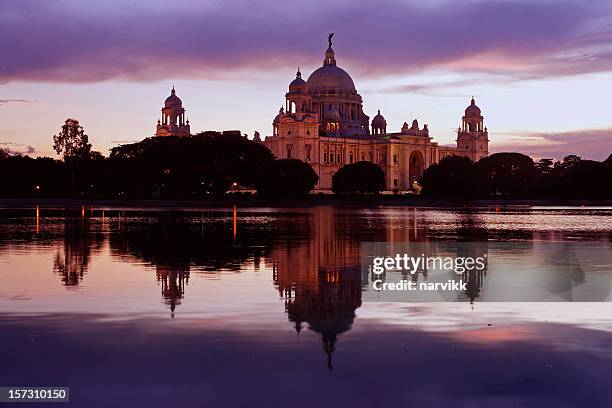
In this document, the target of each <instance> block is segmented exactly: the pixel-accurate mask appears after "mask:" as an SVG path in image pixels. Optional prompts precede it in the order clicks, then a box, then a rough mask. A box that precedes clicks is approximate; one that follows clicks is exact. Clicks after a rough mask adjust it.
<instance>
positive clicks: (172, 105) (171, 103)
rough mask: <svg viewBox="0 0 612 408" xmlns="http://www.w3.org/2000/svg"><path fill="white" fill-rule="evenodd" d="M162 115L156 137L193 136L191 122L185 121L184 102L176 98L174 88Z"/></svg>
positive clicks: (158, 122) (162, 110) (165, 103)
mask: <svg viewBox="0 0 612 408" xmlns="http://www.w3.org/2000/svg"><path fill="white" fill-rule="evenodd" d="M161 113H162V114H161V119H158V120H157V131H156V132H155V136H191V128H190V126H189V120H188V119H187V120H185V108H183V101H181V98H179V97H178V96H176V91H175V90H174V87H172V91H170V96H169V97H167V98H166V100H165V102H164V107H163V108H162V109H161Z"/></svg>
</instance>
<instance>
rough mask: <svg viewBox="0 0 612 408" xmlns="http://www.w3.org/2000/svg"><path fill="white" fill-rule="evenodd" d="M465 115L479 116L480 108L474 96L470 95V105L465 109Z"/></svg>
mask: <svg viewBox="0 0 612 408" xmlns="http://www.w3.org/2000/svg"><path fill="white" fill-rule="evenodd" d="M465 116H481V112H480V108H479V107H478V106H476V101H475V100H474V97H472V101H471V103H470V106H468V107H467V108H466V109H465Z"/></svg>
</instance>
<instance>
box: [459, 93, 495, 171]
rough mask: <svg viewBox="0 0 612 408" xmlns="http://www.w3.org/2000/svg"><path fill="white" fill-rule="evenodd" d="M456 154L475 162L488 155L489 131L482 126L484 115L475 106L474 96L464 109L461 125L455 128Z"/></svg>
mask: <svg viewBox="0 0 612 408" xmlns="http://www.w3.org/2000/svg"><path fill="white" fill-rule="evenodd" d="M457 155H458V156H462V157H467V158H469V159H470V160H472V161H473V162H477V161H478V160H480V159H482V158H483V157H487V156H488V155H489V132H488V131H487V128H486V126H484V116H482V113H481V111H480V108H479V107H478V106H476V101H475V100H474V97H472V100H471V101H470V106H468V107H467V108H466V109H465V115H464V116H463V118H462V120H461V127H459V129H457Z"/></svg>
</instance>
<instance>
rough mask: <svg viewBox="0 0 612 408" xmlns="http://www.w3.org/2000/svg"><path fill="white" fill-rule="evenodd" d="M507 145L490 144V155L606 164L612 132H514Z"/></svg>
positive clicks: (610, 146) (611, 151)
mask: <svg viewBox="0 0 612 408" xmlns="http://www.w3.org/2000/svg"><path fill="white" fill-rule="evenodd" d="M510 135H511V136H513V139H512V140H510V141H507V142H498V143H494V142H492V143H491V149H490V150H491V151H492V152H494V153H495V152H502V151H513V152H520V153H524V154H527V155H529V156H532V157H534V158H554V159H558V160H559V159H562V158H563V157H565V156H567V155H569V154H576V155H578V156H581V157H582V158H585V159H590V160H600V161H601V160H605V159H606V158H607V157H608V156H609V155H610V154H612V128H606V129H584V130H571V131H565V132H549V133H546V132H524V133H522V132H513V133H511V134H510Z"/></svg>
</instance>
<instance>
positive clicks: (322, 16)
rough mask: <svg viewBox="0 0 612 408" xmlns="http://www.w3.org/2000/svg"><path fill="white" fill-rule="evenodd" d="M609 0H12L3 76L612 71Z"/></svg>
mask: <svg viewBox="0 0 612 408" xmlns="http://www.w3.org/2000/svg"><path fill="white" fill-rule="evenodd" d="M611 16H612V8H611V7H610V5H609V4H608V3H607V2H606V1H604V0H593V1H589V2H585V1H578V0H558V1H552V0H543V1H537V2H535V1H531V0H517V1H503V0H500V1H490V0H469V1H462V2H456V1H450V0H442V1H436V2H422V1H418V2H417V1H396V0H382V1H376V2H375V1H369V2H368V1H363V0H357V1H355V0H351V1H349V0H339V1H334V2H329V1H322V0H310V1H298V2H278V1H273V0H254V1H250V2H240V1H237V0H227V1H222V2H221V1H208V2H180V1H178V2H174V1H173V2H164V1H159V0H150V1H145V0H140V1H134V2H124V1H120V0H108V1H105V2H82V1H80V0H63V1H38V0H4V1H3V12H2V14H0V37H1V38H3V55H6V56H10V58H8V57H7V58H3V61H2V63H0V82H6V81H16V80H25V81H60V82H98V81H105V80H112V79H122V80H132V81H141V80H151V79H163V78H216V77H219V76H225V75H230V73H232V72H233V73H236V72H237V71H239V70H241V69H261V70H273V69H280V68H283V69H285V68H288V67H291V68H293V67H295V66H296V65H306V64H310V63H313V64H314V63H315V62H316V63H319V61H321V60H322V53H323V50H324V48H325V47H326V45H327V44H326V39H327V38H326V35H327V33H328V32H330V31H335V32H336V36H335V37H334V39H335V42H334V48H335V50H336V53H337V60H338V61H339V65H344V66H346V65H350V66H351V68H352V70H353V71H354V72H355V73H357V74H359V75H362V76H381V75H398V74H406V73H413V72H418V71H421V70H423V69H428V68H437V69H440V68H441V69H449V70H453V71H457V72H462V73H494V74H497V75H509V76H515V75H537V76H560V75H575V74H582V73H591V72H600V71H607V70H609V69H611V68H612V29H610V28H609V27H610V20H611Z"/></svg>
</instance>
